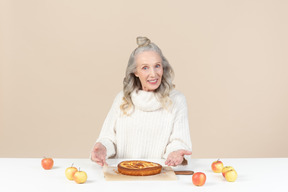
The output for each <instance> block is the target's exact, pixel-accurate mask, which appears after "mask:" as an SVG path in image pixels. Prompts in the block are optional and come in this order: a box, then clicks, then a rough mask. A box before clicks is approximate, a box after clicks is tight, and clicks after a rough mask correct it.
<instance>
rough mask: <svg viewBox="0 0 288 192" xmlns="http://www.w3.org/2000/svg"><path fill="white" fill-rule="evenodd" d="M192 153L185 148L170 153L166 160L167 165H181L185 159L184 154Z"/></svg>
mask: <svg viewBox="0 0 288 192" xmlns="http://www.w3.org/2000/svg"><path fill="white" fill-rule="evenodd" d="M191 154H192V152H191V151H187V150H184V149H180V150H177V151H173V152H171V153H170V154H169V155H168V157H167V160H166V161H165V165H168V166H177V165H180V164H181V163H182V162H183V160H184V155H191Z"/></svg>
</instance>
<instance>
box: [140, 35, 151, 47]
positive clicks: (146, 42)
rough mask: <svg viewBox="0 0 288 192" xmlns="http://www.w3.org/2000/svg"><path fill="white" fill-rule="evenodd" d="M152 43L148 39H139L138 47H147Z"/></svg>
mask: <svg viewBox="0 0 288 192" xmlns="http://www.w3.org/2000/svg"><path fill="white" fill-rule="evenodd" d="M150 43H151V41H150V39H148V38H147V37H137V45H138V47H145V46H147V45H149V44H150Z"/></svg>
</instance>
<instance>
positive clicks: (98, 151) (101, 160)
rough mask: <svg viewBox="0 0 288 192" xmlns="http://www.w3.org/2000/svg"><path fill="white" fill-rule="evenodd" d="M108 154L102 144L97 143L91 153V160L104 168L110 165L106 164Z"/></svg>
mask: <svg viewBox="0 0 288 192" xmlns="http://www.w3.org/2000/svg"><path fill="white" fill-rule="evenodd" d="M106 154H107V150H106V147H105V146H104V145H102V143H100V142H97V143H96V144H95V145H94V148H93V150H92V152H91V160H92V161H95V162H96V163H97V164H99V165H101V166H102V167H103V166H104V165H108V164H107V163H106Z"/></svg>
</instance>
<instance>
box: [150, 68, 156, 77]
mask: <svg viewBox="0 0 288 192" xmlns="http://www.w3.org/2000/svg"><path fill="white" fill-rule="evenodd" d="M155 75H156V71H155V69H154V68H151V70H150V76H151V77H155Z"/></svg>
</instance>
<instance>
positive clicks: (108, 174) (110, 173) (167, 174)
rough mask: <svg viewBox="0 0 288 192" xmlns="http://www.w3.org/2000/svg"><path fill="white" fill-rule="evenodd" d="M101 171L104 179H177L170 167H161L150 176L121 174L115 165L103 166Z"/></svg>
mask: <svg viewBox="0 0 288 192" xmlns="http://www.w3.org/2000/svg"><path fill="white" fill-rule="evenodd" d="M103 173H104V177H105V180H106V181H151V180H154V181H155V180H158V181H159V180H162V181H171V180H178V178H177V176H176V175H175V173H174V171H173V169H172V168H171V167H162V170H161V173H159V174H157V175H151V176H129V175H123V174H121V173H119V172H118V171H117V167H113V166H104V167H103Z"/></svg>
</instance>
